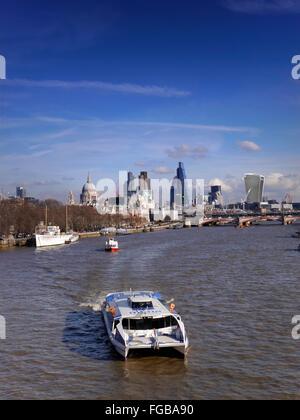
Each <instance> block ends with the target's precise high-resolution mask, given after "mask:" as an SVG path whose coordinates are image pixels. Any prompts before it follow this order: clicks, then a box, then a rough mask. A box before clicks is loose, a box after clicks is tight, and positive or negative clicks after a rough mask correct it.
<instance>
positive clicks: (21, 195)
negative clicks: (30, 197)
mask: <svg viewBox="0 0 300 420" xmlns="http://www.w3.org/2000/svg"><path fill="white" fill-rule="evenodd" d="M16 197H17V198H25V197H26V190H25V188H24V187H17V188H16Z"/></svg>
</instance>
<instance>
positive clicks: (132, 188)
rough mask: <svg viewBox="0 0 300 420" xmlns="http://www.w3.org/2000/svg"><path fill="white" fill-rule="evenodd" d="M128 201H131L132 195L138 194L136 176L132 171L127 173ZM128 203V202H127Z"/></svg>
mask: <svg viewBox="0 0 300 420" xmlns="http://www.w3.org/2000/svg"><path fill="white" fill-rule="evenodd" d="M126 188H127V201H128V202H129V200H130V198H131V196H132V195H134V194H136V190H137V185H136V178H135V176H134V175H133V173H132V172H128V173H127V185H126ZM127 204H128V203H127Z"/></svg>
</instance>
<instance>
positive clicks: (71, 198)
mask: <svg viewBox="0 0 300 420" xmlns="http://www.w3.org/2000/svg"><path fill="white" fill-rule="evenodd" d="M67 204H68V206H74V204H75V200H74V194H73V193H72V191H70V192H69V196H68V201H67Z"/></svg>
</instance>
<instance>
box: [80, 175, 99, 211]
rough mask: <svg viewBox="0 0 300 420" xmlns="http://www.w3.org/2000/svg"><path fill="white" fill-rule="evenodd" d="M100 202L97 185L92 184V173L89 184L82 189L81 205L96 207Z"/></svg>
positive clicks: (88, 180)
mask: <svg viewBox="0 0 300 420" xmlns="http://www.w3.org/2000/svg"><path fill="white" fill-rule="evenodd" d="M97 201H98V193H97V190H96V187H95V185H94V184H93V183H92V180H91V176H90V173H89V174H88V179H87V182H86V183H85V184H84V186H83V188H82V194H81V195H80V203H81V204H82V205H84V206H96V204H97Z"/></svg>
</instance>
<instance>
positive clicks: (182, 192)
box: [170, 162, 188, 211]
mask: <svg viewBox="0 0 300 420" xmlns="http://www.w3.org/2000/svg"><path fill="white" fill-rule="evenodd" d="M185 180H186V173H185V169H184V164H183V162H179V163H178V168H177V170H176V177H175V178H174V179H173V185H172V187H171V191H170V203H171V209H176V208H178V209H179V210H182V211H183V209H184V206H185V205H187V204H188V194H187V191H186V188H185Z"/></svg>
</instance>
